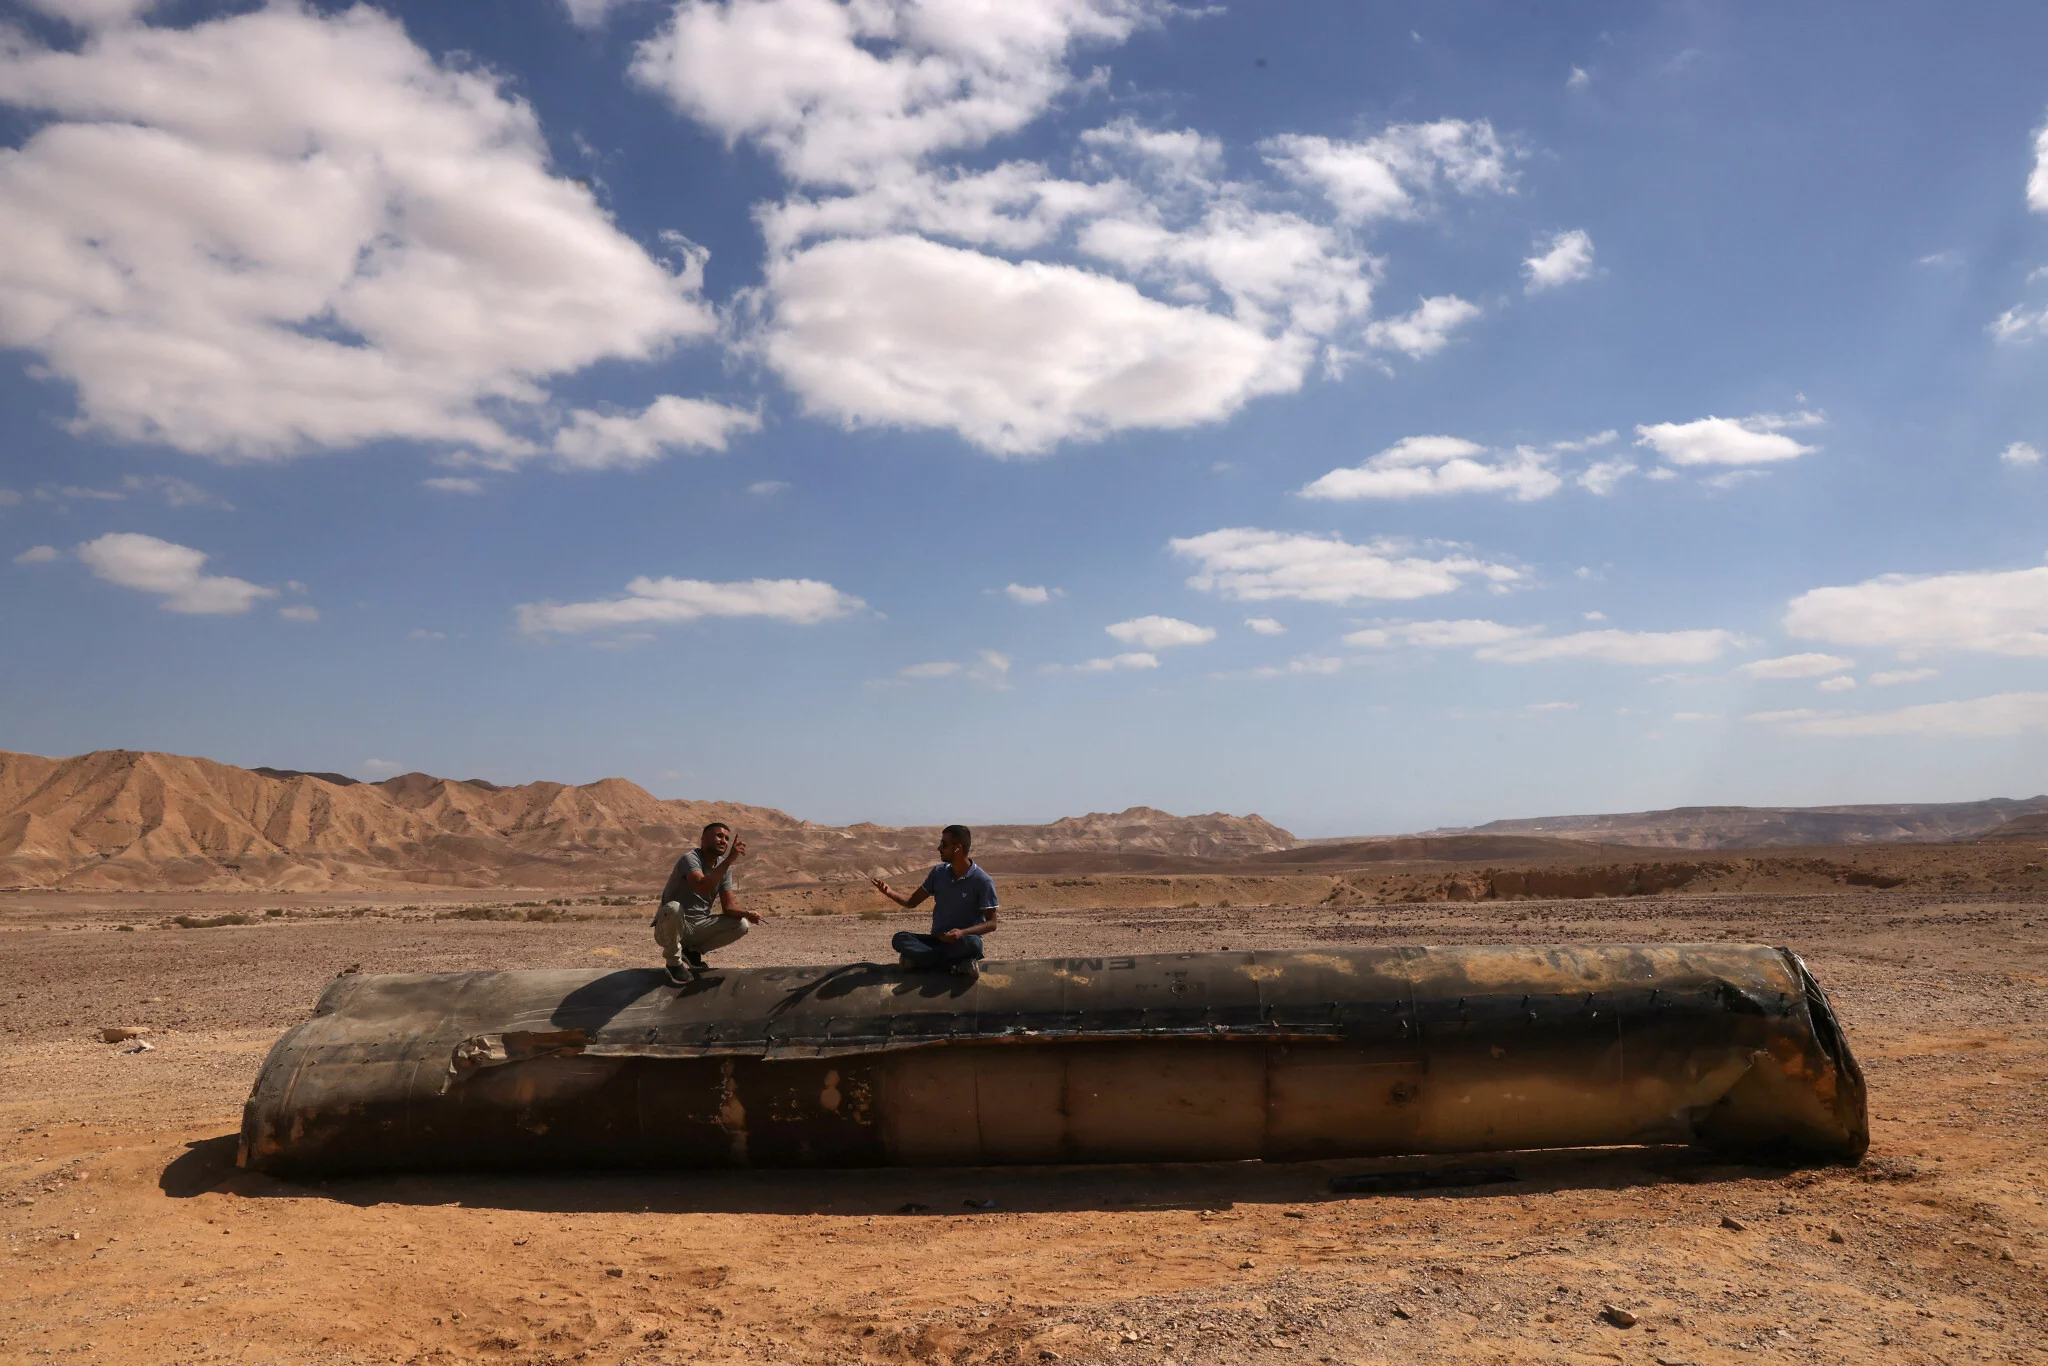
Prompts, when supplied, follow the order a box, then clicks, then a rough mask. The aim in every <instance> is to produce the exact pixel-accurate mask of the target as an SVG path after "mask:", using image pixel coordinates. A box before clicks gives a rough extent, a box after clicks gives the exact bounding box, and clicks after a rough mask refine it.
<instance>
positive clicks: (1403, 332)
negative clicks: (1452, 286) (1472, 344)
mask: <svg viewBox="0 0 2048 1366" xmlns="http://www.w3.org/2000/svg"><path fill="white" fill-rule="evenodd" d="M1480 311H1481V310H1480V307H1479V305H1478V304H1475V303H1472V302H1470V301H1468V300H1465V299H1460V298H1459V297H1458V296H1457V295H1455V294H1438V295H1435V296H1433V297H1431V298H1427V299H1424V300H1423V301H1422V303H1421V304H1420V305H1419V306H1418V307H1417V308H1416V310H1415V311H1414V312H1413V313H1408V314H1404V315H1402V316H1400V317H1397V318H1381V319H1379V320H1377V321H1375V322H1372V323H1369V324H1367V325H1366V329H1365V340H1366V343H1367V344H1368V345H1370V346H1375V347H1378V348H1380V349H1381V350H1386V351H1400V352H1403V353H1404V354H1406V355H1409V356H1413V357H1417V358H1420V357H1422V356H1433V355H1435V354H1436V353H1437V352H1439V351H1441V350H1443V349H1444V348H1445V347H1446V346H1448V345H1450V341H1451V333H1452V332H1454V331H1456V330H1457V329H1458V328H1460V327H1462V326H1463V325H1465V324H1466V323H1468V322H1470V321H1472V319H1474V318H1476V317H1478V316H1479V314H1480Z"/></svg>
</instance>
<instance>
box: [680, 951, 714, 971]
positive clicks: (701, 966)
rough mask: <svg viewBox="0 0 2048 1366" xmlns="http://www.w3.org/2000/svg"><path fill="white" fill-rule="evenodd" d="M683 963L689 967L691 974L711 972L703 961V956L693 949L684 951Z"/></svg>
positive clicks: (709, 966)
mask: <svg viewBox="0 0 2048 1366" xmlns="http://www.w3.org/2000/svg"><path fill="white" fill-rule="evenodd" d="M683 961H684V962H685V963H688V964H689V965H690V971H691V972H708V971H710V970H711V965H710V964H709V963H707V962H705V961H704V955H703V954H701V953H699V952H697V951H696V950H695V949H684V950H683Z"/></svg>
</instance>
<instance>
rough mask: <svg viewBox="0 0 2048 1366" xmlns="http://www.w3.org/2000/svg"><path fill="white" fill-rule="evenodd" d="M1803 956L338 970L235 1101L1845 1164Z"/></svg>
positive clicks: (470, 1158)
mask: <svg viewBox="0 0 2048 1366" xmlns="http://www.w3.org/2000/svg"><path fill="white" fill-rule="evenodd" d="M1868 1142H1869V1138H1868V1122H1867V1118H1866V1113H1865V1107H1864V1089H1863V1078H1862V1075H1861V1073H1860V1072H1859V1071H1858V1070H1857V1066H1856V1062H1855V1060H1854V1058H1852V1057H1851V1056H1850V1052H1849V1046H1848V1043H1847V1041H1846V1040H1845V1039H1844V1038H1843V1037H1842V1033H1841V1030H1840V1028H1839V1027H1838V1026H1837V1024H1836V1021H1835V1018H1834V1014H1833V1012H1832V1010H1831V1009H1830V1008H1829V1005H1828V1001H1827V997H1826V995H1825V994H1824V993H1823V992H1822V991H1821V989H1820V987H1819V985H1818V984H1817V983H1815V981H1814V980H1813V977H1812V975H1811V974H1809V973H1808V972H1807V970H1806V967H1805V965H1804V964H1803V963H1801V962H1800V960H1799V958H1798V957H1797V955H1795V954H1793V953H1792V952H1790V951H1789V950H1784V949H1773V948H1766V947H1763V946H1761V945H1740V944H1624V945H1601V946H1567V947H1509V946H1499V947H1472V948H1333V949H1313V950H1298V951H1283V952H1257V953H1167V954H1142V955H1137V956H1130V957H1090V958H1052V959H1033V960H1022V961H991V962H988V963H986V964H984V967H983V971H982V974H981V977H980V978H979V980H975V979H971V978H965V977H956V976H953V975H950V974H924V973H908V972H905V971H903V970H901V969H899V968H897V967H894V966H887V967H883V966H877V965H875V964H872V963H858V964H852V965H846V966H839V967H817V968H799V967H782V968H745V969H728V970H725V971H722V972H718V973H716V974H715V975H713V976H711V977H708V978H705V979H702V980H700V981H698V982H696V983H693V984H692V985H690V986H688V987H685V988H681V989H677V988H675V987H672V986H669V985H667V984H666V983H665V982H664V980H663V978H662V974H661V973H660V972H659V971H658V970H654V969H626V970H621V971H615V972H608V973H591V972H584V971H556V972H475V973H448V974H416V975H392V976H346V977H342V978H339V979H337V980H336V981H335V982H334V983H333V984H332V985H331V986H329V987H328V989H327V990H326V992H325V993H324V994H323V995H322V996H321V998H320V1003H319V1005H318V1007H317V1008H316V1010H315V1013H314V1016H313V1018H312V1019H310V1020H308V1021H306V1022H305V1023H304V1024H301V1025H299V1026H297V1027H296V1028H294V1029H293V1030H291V1031H290V1032H289V1033H287V1034H286V1035H285V1036H284V1037H283V1038H281V1039H280V1040H278V1042H277V1044H276V1046H275V1047H273V1048H272V1049H271V1051H270V1056H269V1058H268V1059H267V1060H266V1061H265V1062H264V1065H263V1070H262V1072H261V1073H260V1074H259V1076H258V1077H257V1080H256V1086H255V1089H254V1091H253V1092H252V1093H251V1094H250V1097H249V1101H248V1105H247V1107H246V1110H245V1112H244V1117H243V1122H242V1151H241V1160H242V1162H243V1164H244V1165H245V1166H250V1167H254V1168H257V1169H260V1170H263V1171H267V1172H276V1173H295V1174H339V1173H345V1172H370V1171H398V1170H424V1169H436V1168H438V1169H444V1170H445V1169H463V1170H467V1169H484V1168H528V1169H544V1168H597V1167H716V1166H759V1167H771V1166H873V1165H905V1166H920V1165H948V1164H980V1163H1014V1162H1034V1163H1045V1162H1133V1161H1147V1162H1151V1161H1212V1160H1227V1159H1239V1158H1254V1157H1256V1158H1267V1159H1299V1158H1327V1157H1362V1156H1379V1155H1392V1154H1409V1153H1462V1152H1480V1151H1503V1150H1510V1149H1525V1148H1558V1147H1580V1146H1591V1145H1606V1144H1653V1143H1696V1144H1702V1145H1706V1146H1708V1147H1712V1148H1715V1149H1719V1150H1722V1151H1726V1152H1730V1153H1737V1154H1747V1155H1770V1156H1777V1157H1790V1158H1794V1159H1804V1160H1825V1161H1842V1162H1854V1161H1856V1160H1857V1159H1859V1158H1860V1157H1861V1156H1862V1155H1863V1151H1864V1149H1865V1147H1866V1146H1868Z"/></svg>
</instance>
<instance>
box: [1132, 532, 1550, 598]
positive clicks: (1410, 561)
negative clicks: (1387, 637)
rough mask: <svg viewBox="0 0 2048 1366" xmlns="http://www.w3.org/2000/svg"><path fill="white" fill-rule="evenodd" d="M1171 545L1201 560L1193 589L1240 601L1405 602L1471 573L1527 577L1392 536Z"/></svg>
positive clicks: (1448, 587)
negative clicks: (1360, 541) (1425, 550)
mask: <svg viewBox="0 0 2048 1366" xmlns="http://www.w3.org/2000/svg"><path fill="white" fill-rule="evenodd" d="M1167 545H1168V548H1169V549H1171V550H1172V551H1173V553H1174V554H1176V555H1178V556H1180V557H1181V558H1182V559H1187V560H1193V561H1194V562H1195V563H1196V565H1197V566H1198V568H1197V570H1196V572H1195V574H1194V575H1193V576H1192V577H1190V578H1189V579H1188V586H1189V587H1191V588H1197V589H1200V590H1202V591H1203V592H1210V593H1220V594H1222V595H1223V596H1225V597H1228V598H1235V599H1238V600H1239V601H1243V602H1271V601H1277V600H1280V599H1294V600H1297V601H1301V602H1327V603H1336V604H1343V603H1348V602H1360V601H1365V600H1370V599H1385V600H1404V599H1410V598H1426V597H1431V596H1434V595H1435V594H1438V593H1449V592H1452V591H1454V590H1455V589H1458V588H1461V587H1463V586H1464V585H1465V583H1466V581H1467V580H1468V579H1477V580H1479V581H1481V582H1484V583H1487V584H1491V585H1494V586H1498V587H1507V586H1511V585H1514V584H1517V583H1520V582H1521V581H1522V580H1523V578H1524V577H1525V576H1524V574H1523V573H1522V571H1521V570H1518V569H1514V568H1511V567H1510V566H1507V565H1503V564H1494V563H1491V562H1489V561H1486V560H1482V559H1479V558H1477V557H1476V556H1473V555H1469V554H1465V553H1463V552H1461V551H1458V550H1455V549H1449V550H1447V551H1446V552H1444V553H1442V554H1440V555H1438V556H1437V557H1436V558H1431V557H1430V556H1429V555H1427V554H1418V553H1416V552H1415V548H1414V547H1413V546H1411V545H1409V544H1408V543H1407V542H1403V541H1396V540H1391V539H1381V540H1376V541H1370V542H1367V543H1366V544H1364V545H1353V544H1351V543H1350V542H1349V541H1346V540H1345V539H1344V538H1343V537H1341V536H1318V535H1315V534H1314V533H1311V532H1285V531H1263V530H1260V529H1258V528H1255V527H1229V528H1226V529H1224V530H1221V531H1211V532H1208V533H1206V534H1204V535H1201V536H1188V537H1182V538H1176V539H1174V540H1172V541H1169V542H1168V543H1167Z"/></svg>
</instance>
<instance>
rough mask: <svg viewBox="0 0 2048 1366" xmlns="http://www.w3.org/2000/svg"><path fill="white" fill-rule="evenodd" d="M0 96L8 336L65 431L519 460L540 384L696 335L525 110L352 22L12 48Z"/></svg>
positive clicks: (299, 16)
mask: <svg viewBox="0 0 2048 1366" xmlns="http://www.w3.org/2000/svg"><path fill="white" fill-rule="evenodd" d="M0 102H4V103H6V104H8V105H10V106H12V107H14V108H15V109H16V110H18V111H21V112H22V113H24V114H25V115H26V116H28V117H30V118H32V119H33V120H34V121H35V131H33V132H32V133H30V134H29V135H28V137H27V138H26V140H25V141H24V142H23V143H22V145H21V146H20V147H19V149H17V150H16V151H14V152H12V153H10V154H9V156H8V157H7V158H6V159H5V161H4V162H0V238H4V239H5V240H6V241H7V242H8V243H9V250H8V252H7V253H6V254H5V256H4V257H0V345H6V346H12V347H19V348H23V349H26V350H30V351H33V352H35V353H37V354H38V355H39V356H40V357H41V360H42V363H43V365H44V367H45V368H46V369H47V371H48V373H49V374H51V375H53V376H55V377H57V378H60V379H63V380H66V381H68V382H69V383H71V384H72V385H73V386H74V388H75V390H76V393H77V399H78V405H79V419H78V425H79V426H80V427H81V428H83V429H89V430H92V431H96V432H99V433H103V434H106V435H109V436H113V437H115V438H119V439H124V440H134V441H154V442H162V443H164V444H167V445H170V446H174V447H176V448H178V449H181V450H185V451H190V452H194V453H197V454H201V455H207V456H213V457H218V458H235V459H268V458H278V457H283V456H288V455H292V454H295V453H299V452H303V451H308V450H315V449H322V448H335V447H346V446H352V445H356V444H359V443H362V442H368V441H374V440H381V439H391V438H398V439H410V440H417V441H423V442H431V443H437V444H450V445H459V446H462V447H465V448H472V449H476V450H481V451H486V452H494V453H498V454H500V455H506V454H516V453H518V452H521V451H523V450H526V449H527V448H528V447H529V445H530V442H531V438H530V436H528V435H526V434H525V431H524V429H526V428H529V427H532V426H534V425H535V424H537V423H539V422H540V415H541V413H542V412H543V411H544V409H543V403H544V400H545V398H546V391H545V387H544V386H545V383H546V381H547V380H548V379H549V378H550V377H553V376H556V375H560V374H564V373H567V372H571V371H575V370H579V369H582V368H583V367H585V366H588V365H590V364H592V363H593V362H596V361H599V360H603V359H608V358H625V359H643V358H647V357H649V356H652V355H654V354H656V353H657V352H659V351H661V350H662V349H664V348H666V347H668V346H669V345H670V344H672V343H674V342H676V341H678V340H682V339H688V338H692V337H701V336H705V335H708V334H709V333H710V332H711V331H712V329H713V327H714V323H715V320H714V317H713V315H712V312H711V310H710V309H709V308H707V307H706V306H705V304H704V303H703V301H702V300H701V299H700V297H699V283H700V279H701V269H702V264H703V253H702V252H701V251H694V250H689V249H683V250H682V255H683V261H682V263H681V265H680V266H677V267H669V266H664V265H662V264H661V263H659V262H657V261H656V260H654V259H653V258H652V257H651V256H649V254H648V253H647V252H646V251H645V250H644V249H643V248H642V247H640V246H639V245H638V244H637V243H635V242H634V241H632V240H631V239H630V238H628V237H626V236H625V235H624V234H623V233H621V232H620V231H619V230H618V229H617V228H616V227H615V226H614V225H613V223H612V222H611V220H610V218H609V217H608V216H607V215H606V214H605V212H604V211H603V210H602V209H601V208H600V207H599V205H598V203H597V201H596V199H595V198H594V197H593V195H592V192H591V191H590V190H589V189H588V188H587V187H585V186H583V185H581V184H578V183H577V182H575V181H573V180H569V179H567V178H562V177H557V176H555V175H552V174H550V172H549V169H548V153H547V145H546V142H545V140H544V138H543V137H542V135H541V131H540V128H539V124H538V122H537V120H536V119H535V117H534V114H533V111H532V109H531V108H530V107H529V106H527V105H526V104H525V103H523V102H522V101H519V100H516V99H513V98H510V97H508V96H507V95H506V94H505V93H504V91H503V90H502V89H501V88H500V86H499V83H498V82H497V80H496V79H495V78H493V77H492V76H490V75H489V74H487V73H485V72H482V71H480V70H478V69H476V68H474V67H473V66H453V67H444V66H442V65H439V64H437V63H436V62H435V61H434V60H433V59H432V58H431V57H430V56H429V55H428V54H427V53H426V52H424V51H422V50H421V49H420V48H419V47H417V46H415V45H414V44H413V43H412V41H411V40H410V39H409V38H408V37H407V36H406V34H405V32H404V30H403V29H402V28H401V27H400V26H399V24H398V23H397V22H396V21H395V20H393V19H391V18H389V17H387V16H385V15H383V14H381V13H379V12H378V11H376V10H374V9H371V8H369V7H368V6H358V7H356V8H353V9H348V10H345V11H343V12H341V13H338V14H334V15H322V14H319V13H315V12H312V11H310V10H305V9H300V8H298V7H297V6H295V5H291V4H280V5H272V6H268V7H264V8H261V9H258V10H255V11H253V12H251V13H247V14H240V15H234V16H230V17H227V18H222V19H215V20H211V21H208V22H205V23H200V24H196V25H193V26H191V27H189V28H182V29H170V28H163V29H157V28H149V27H145V26H141V25H128V26H122V27H116V28H110V29H106V30H103V31H101V32H98V33H96V34H95V35H94V36H93V37H91V38H90V39H88V40H87V41H86V42H85V43H84V44H83V46H81V47H80V48H78V49H77V50H76V51H64V50H58V49H49V48H43V47H40V46H37V45H35V44H34V43H32V42H30V41H27V40H26V39H23V38H21V37H20V36H19V35H17V36H16V38H15V39H14V40H13V41H11V42H9V43H8V44H7V45H6V46H5V47H4V48H0Z"/></svg>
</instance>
